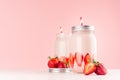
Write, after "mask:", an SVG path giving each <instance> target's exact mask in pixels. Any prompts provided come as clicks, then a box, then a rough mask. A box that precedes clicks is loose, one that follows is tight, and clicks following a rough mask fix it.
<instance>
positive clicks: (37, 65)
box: [0, 0, 120, 70]
mask: <svg viewBox="0 0 120 80" xmlns="http://www.w3.org/2000/svg"><path fill="white" fill-rule="evenodd" d="M80 16H83V18H84V23H86V24H90V25H94V26H95V28H96V36H97V40H98V57H99V60H100V61H101V62H103V63H104V64H105V65H106V66H107V67H108V68H120V62H119V60H120V1H119V0H0V69H31V70H40V69H43V68H44V69H45V68H47V66H46V64H47V63H46V62H47V56H48V55H52V54H53V53H54V49H53V44H54V40H55V35H56V33H57V32H58V31H59V30H58V29H59V26H61V25H63V29H64V31H65V32H66V33H68V32H70V28H71V26H72V25H77V24H78V25H79V17H80Z"/></svg>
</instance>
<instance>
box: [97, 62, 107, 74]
mask: <svg viewBox="0 0 120 80" xmlns="http://www.w3.org/2000/svg"><path fill="white" fill-rule="evenodd" d="M95 73H96V74H97V75H105V74H107V69H106V68H105V67H104V66H103V65H102V64H101V63H99V64H98V65H97V67H96V71H95Z"/></svg>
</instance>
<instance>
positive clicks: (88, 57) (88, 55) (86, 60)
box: [84, 53, 91, 64]
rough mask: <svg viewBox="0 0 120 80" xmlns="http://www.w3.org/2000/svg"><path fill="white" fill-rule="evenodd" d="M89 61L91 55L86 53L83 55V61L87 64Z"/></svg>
mask: <svg viewBox="0 0 120 80" xmlns="http://www.w3.org/2000/svg"><path fill="white" fill-rule="evenodd" d="M90 62H91V56H90V54H89V53H87V54H86V55H85V57H84V63H85V64H87V63H90Z"/></svg>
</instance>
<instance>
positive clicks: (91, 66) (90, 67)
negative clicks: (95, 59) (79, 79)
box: [83, 63, 96, 75]
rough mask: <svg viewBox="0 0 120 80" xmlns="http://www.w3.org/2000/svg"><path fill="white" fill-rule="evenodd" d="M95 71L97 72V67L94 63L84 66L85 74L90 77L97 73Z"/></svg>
mask: <svg viewBox="0 0 120 80" xmlns="http://www.w3.org/2000/svg"><path fill="white" fill-rule="evenodd" d="M95 70H96V65H95V64H94V63H87V64H85V66H84V71H83V72H84V74H85V75H89V74H91V73H93V72H95Z"/></svg>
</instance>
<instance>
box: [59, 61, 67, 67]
mask: <svg viewBox="0 0 120 80" xmlns="http://www.w3.org/2000/svg"><path fill="white" fill-rule="evenodd" d="M58 68H66V65H65V64H64V62H62V61H59V63H58Z"/></svg>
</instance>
